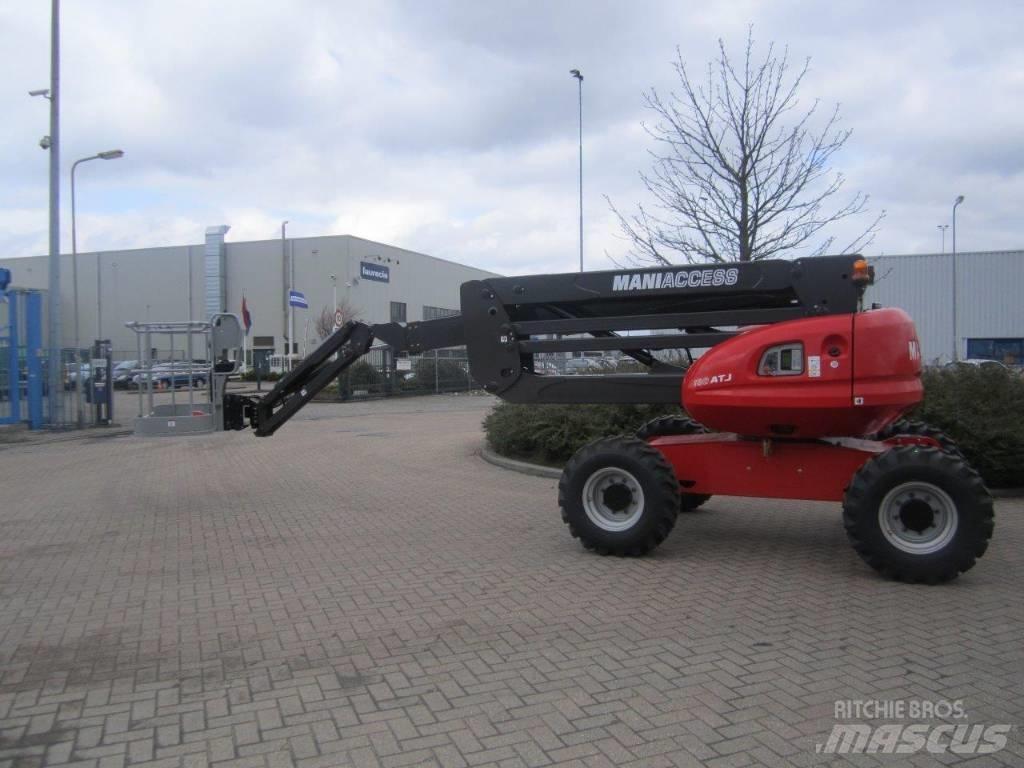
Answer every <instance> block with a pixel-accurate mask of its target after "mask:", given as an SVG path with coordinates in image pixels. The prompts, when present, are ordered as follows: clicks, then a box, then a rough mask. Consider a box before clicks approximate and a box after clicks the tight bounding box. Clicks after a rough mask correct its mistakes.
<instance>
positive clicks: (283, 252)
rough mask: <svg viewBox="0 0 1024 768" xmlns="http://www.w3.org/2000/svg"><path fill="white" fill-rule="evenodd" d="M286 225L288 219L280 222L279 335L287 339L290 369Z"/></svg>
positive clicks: (285, 350) (286, 348)
mask: <svg viewBox="0 0 1024 768" xmlns="http://www.w3.org/2000/svg"><path fill="white" fill-rule="evenodd" d="M287 226H288V220H287V219H285V220H284V221H282V222H281V287H282V288H283V289H284V317H283V318H282V324H281V335H283V336H284V337H285V338H286V339H287V341H286V342H285V345H284V361H285V362H284V365H285V370H291V366H290V365H289V364H288V362H289V361H290V360H291V350H290V349H289V348H288V347H289V345H291V343H292V338H291V332H290V331H289V330H288V305H289V293H290V290H291V288H292V287H293V286H290V285H289V281H288V241H287V239H286V237H287V235H286V234H285V232H286V227H287Z"/></svg>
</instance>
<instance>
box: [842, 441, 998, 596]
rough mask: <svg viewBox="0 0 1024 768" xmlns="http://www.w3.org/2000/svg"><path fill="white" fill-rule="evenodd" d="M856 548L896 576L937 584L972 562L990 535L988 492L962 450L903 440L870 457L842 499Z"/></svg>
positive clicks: (878, 567) (884, 571)
mask: <svg viewBox="0 0 1024 768" xmlns="http://www.w3.org/2000/svg"><path fill="white" fill-rule="evenodd" d="M843 523H844V525H845V527H846V533H847V536H848V537H849V539H850V542H851V543H852V544H853V547H854V549H855V550H856V551H857V554H859V555H860V556H861V558H863V560H864V561H865V562H867V563H868V565H870V566H871V567H872V568H874V569H875V570H877V571H879V572H880V573H882V574H883V575H885V576H888V577H889V578H893V579H896V580H898V581H909V582H925V583H928V584H936V583H939V582H943V581H949V580H950V579H954V578H956V577H957V576H958V575H959V574H960V573H963V572H964V571H967V570H970V569H971V568H972V567H973V566H974V563H975V562H976V560H977V559H978V558H979V557H981V556H982V555H983V554H984V553H985V549H986V548H987V547H988V541H989V539H990V538H991V537H992V530H993V527H994V523H993V510H992V497H991V496H990V495H989V493H988V489H986V488H985V484H984V483H983V482H982V481H981V477H979V475H978V473H977V472H975V471H974V469H973V468H971V466H970V465H969V464H967V462H966V461H964V460H963V459H962V458H960V457H959V456H955V455H953V454H950V453H946V452H943V451H940V450H938V449H937V448H924V447H920V446H901V447H896V448H892V449H891V450H888V451H886V452H885V453H882V454H879V455H878V456H876V457H875V458H873V459H871V460H870V461H868V462H867V463H866V464H864V466H863V467H861V468H860V469H859V470H858V471H857V473H856V474H855V475H854V476H853V480H852V481H851V482H850V487H849V488H848V489H847V491H846V496H845V498H844V499H843Z"/></svg>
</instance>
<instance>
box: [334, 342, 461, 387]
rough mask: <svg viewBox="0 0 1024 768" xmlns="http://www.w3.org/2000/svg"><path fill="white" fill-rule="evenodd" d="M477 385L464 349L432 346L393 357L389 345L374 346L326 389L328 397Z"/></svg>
mask: <svg viewBox="0 0 1024 768" xmlns="http://www.w3.org/2000/svg"><path fill="white" fill-rule="evenodd" d="M478 388H479V386H478V385H477V383H476V382H475V381H473V377H472V376H471V375H470V373H469V360H468V359H467V358H466V351H465V349H439V350H432V351H431V352H428V353H427V354H424V355H419V356H408V357H396V355H395V354H394V351H393V350H392V349H391V348H390V347H374V348H372V349H371V350H370V351H369V352H368V353H367V354H366V355H365V356H364V357H363V358H362V359H360V360H358V361H357V362H356V363H354V364H353V365H352V366H351V367H349V368H348V369H347V370H346V371H345V372H344V373H343V374H342V375H341V376H339V377H338V380H337V381H336V382H335V383H334V384H332V385H331V386H329V387H328V388H327V390H325V393H324V394H325V395H326V396H327V397H328V398H334V399H339V400H349V399H353V398H360V397H394V396H399V395H426V394H442V393H450V392H468V391H470V390H473V389H478Z"/></svg>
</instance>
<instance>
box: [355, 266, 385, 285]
mask: <svg viewBox="0 0 1024 768" xmlns="http://www.w3.org/2000/svg"><path fill="white" fill-rule="evenodd" d="M359 276H360V277H363V278H365V279H367V280H376V281H377V282H378V283H390V282H391V271H390V269H388V267H385V266H384V265H382V264H371V263H369V262H368V261H360V262H359Z"/></svg>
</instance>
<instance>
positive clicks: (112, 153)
mask: <svg viewBox="0 0 1024 768" xmlns="http://www.w3.org/2000/svg"><path fill="white" fill-rule="evenodd" d="M119 157H124V152H123V151H122V150H120V149H108V150H107V151H106V152H99V153H97V154H95V155H90V156H89V157H83V158H82V159H81V160H75V162H74V163H72V164H71V282H72V283H73V284H74V312H75V355H76V356H77V355H80V354H81V350H82V339H81V336H80V334H79V326H78V235H77V230H76V228H75V170H77V168H78V166H79V164H80V163H85V162H88V161H89V160H117V159H118V158H119ZM96 300H97V301H99V296H97V297H96ZM78 363H79V365H78V366H77V368H78V374H77V376H76V378H75V393H76V394H75V406H76V411H77V413H76V421H77V423H78V428H79V429H81V428H82V385H83V383H84V382H83V379H82V366H81V361H80V360H79V361H78Z"/></svg>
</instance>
